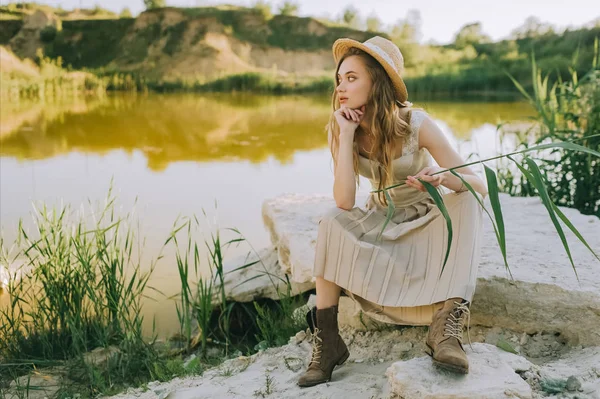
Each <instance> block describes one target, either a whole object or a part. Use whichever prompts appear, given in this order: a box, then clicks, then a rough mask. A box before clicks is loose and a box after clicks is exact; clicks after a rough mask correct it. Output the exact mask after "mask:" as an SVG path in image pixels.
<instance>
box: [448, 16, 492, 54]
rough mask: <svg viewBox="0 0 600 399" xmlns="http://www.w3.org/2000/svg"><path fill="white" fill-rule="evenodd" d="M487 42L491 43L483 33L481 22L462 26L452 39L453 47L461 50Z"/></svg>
mask: <svg viewBox="0 0 600 399" xmlns="http://www.w3.org/2000/svg"><path fill="white" fill-rule="evenodd" d="M489 41H491V39H490V37H489V36H488V35H486V34H485V33H483V28H482V26H481V22H473V23H470V24H466V25H464V26H463V27H462V28H460V30H459V31H458V32H457V33H456V36H455V37H454V45H455V46H456V47H457V48H461V49H462V48H465V47H467V46H470V45H473V44H478V43H484V42H489Z"/></svg>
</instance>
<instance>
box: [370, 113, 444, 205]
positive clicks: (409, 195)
mask: <svg viewBox="0 0 600 399" xmlns="http://www.w3.org/2000/svg"><path fill="white" fill-rule="evenodd" d="M426 118H427V113H426V112H424V111H421V110H414V111H412V112H411V118H410V127H411V134H410V136H409V137H408V138H407V140H406V144H405V145H404V148H403V149H402V156H400V158H396V159H394V160H393V161H392V171H393V180H392V182H391V184H390V185H392V184H397V183H400V182H404V181H405V180H406V177H407V176H414V175H416V174H417V173H419V172H420V171H421V170H422V169H423V168H425V167H427V166H431V165H432V164H433V160H432V158H431V155H430V154H429V152H428V151H427V150H426V149H425V148H422V149H419V128H420V127H421V123H422V122H423V121H424V120H425V119H426ZM376 166H377V162H376V161H373V160H371V159H369V158H365V157H363V156H360V155H359V159H358V173H359V174H360V175H361V176H364V177H366V178H367V179H369V181H370V182H371V187H372V189H373V190H377V189H378V188H379V176H378V173H377V169H376ZM389 194H390V196H391V198H392V200H393V201H394V206H396V207H403V206H408V205H411V204H414V203H416V202H419V201H421V200H423V199H425V198H428V197H429V194H428V193H423V192H421V191H418V190H416V189H414V188H412V187H410V186H407V185H402V186H399V187H395V188H393V189H391V190H389ZM373 205H376V206H379V207H384V205H383V204H382V203H380V201H379V199H378V198H377V195H376V194H371V195H370V196H369V201H368V202H367V208H370V207H372V206H373Z"/></svg>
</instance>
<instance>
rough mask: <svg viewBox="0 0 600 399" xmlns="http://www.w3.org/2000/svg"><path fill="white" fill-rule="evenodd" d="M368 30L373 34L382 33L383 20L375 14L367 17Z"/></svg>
mask: <svg viewBox="0 0 600 399" xmlns="http://www.w3.org/2000/svg"><path fill="white" fill-rule="evenodd" d="M367 30H370V31H371V32H380V31H381V20H380V19H379V17H378V16H377V14H375V13H371V15H369V16H368V17H367Z"/></svg>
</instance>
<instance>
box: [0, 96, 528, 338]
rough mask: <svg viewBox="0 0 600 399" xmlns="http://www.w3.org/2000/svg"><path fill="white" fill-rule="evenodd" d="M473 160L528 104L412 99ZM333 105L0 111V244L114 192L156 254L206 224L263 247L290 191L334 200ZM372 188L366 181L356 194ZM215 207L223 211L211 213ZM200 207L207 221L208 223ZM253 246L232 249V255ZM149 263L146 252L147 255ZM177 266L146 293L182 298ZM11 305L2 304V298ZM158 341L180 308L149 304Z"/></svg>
mask: <svg viewBox="0 0 600 399" xmlns="http://www.w3.org/2000/svg"><path fill="white" fill-rule="evenodd" d="M412 101H413V102H414V103H415V106H418V107H422V108H424V109H425V110H426V111H428V112H429V114H430V115H431V116H432V117H433V118H434V119H435V120H436V122H437V123H438V125H439V126H440V128H441V129H442V130H443V131H444V133H445V134H446V136H447V137H448V138H449V140H450V141H451V143H452V145H454V146H455V148H457V149H458V150H459V152H460V153H461V154H462V155H463V157H464V158H465V159H466V158H467V157H469V156H470V155H471V154H472V153H478V154H479V156H480V157H482V158H483V157H487V156H493V155H495V154H496V152H497V148H496V147H497V146H496V141H497V132H496V125H497V124H498V123H500V122H515V121H524V120H527V117H528V116H530V115H531V114H532V112H533V111H532V109H531V108H529V107H528V106H527V104H524V103H521V102H510V103H497V102H496V103H486V102H457V101H453V102H435V101H423V102H419V101H415V100H412ZM330 112H331V105H330V102H329V98H328V97H326V96H325V97H323V96H319V97H312V96H286V97H275V96H256V95H231V94H227V95H222V94H211V95H196V94H194V95H181V94H177V95H155V94H151V95H127V96H123V95H119V96H109V97H107V98H103V99H100V100H97V99H96V100H89V101H79V102H76V103H73V102H69V103H58V104H20V105H15V104H12V105H11V104H8V105H5V104H3V107H2V110H1V113H0V116H1V123H0V220H1V222H0V223H1V228H2V235H3V238H4V242H5V243H9V242H12V240H14V237H15V233H16V229H17V226H18V223H19V219H23V221H24V222H25V225H27V223H28V221H29V220H31V217H30V216H29V215H30V213H31V211H32V203H36V204H40V203H45V204H47V205H50V206H56V205H60V204H61V203H69V204H71V205H72V206H73V208H78V207H79V206H80V205H82V204H86V203H87V202H88V200H90V201H92V202H94V203H95V202H100V201H102V200H103V199H104V198H105V197H106V195H107V192H108V190H109V187H110V185H111V181H112V186H113V189H114V192H115V194H116V196H117V203H118V205H119V207H120V208H121V209H123V210H124V211H129V210H131V209H133V208H134V206H135V209H136V215H137V217H138V218H139V222H140V225H139V226H140V232H141V234H142V235H143V236H144V237H145V239H146V244H145V248H146V251H147V252H148V255H149V257H153V256H155V255H156V253H157V252H158V248H160V247H161V246H162V245H163V243H164V242H165V240H166V238H167V237H168V235H169V233H170V231H171V229H172V227H173V223H174V221H175V220H176V218H177V217H178V216H180V215H182V216H192V215H201V216H202V217H203V218H204V219H206V221H207V222H206V223H207V226H209V228H210V226H212V227H214V226H219V227H221V228H225V227H235V228H237V229H238V230H239V231H240V232H241V233H242V234H243V235H244V236H245V237H246V238H247V239H248V241H249V242H250V243H251V244H252V246H253V247H254V248H256V249H259V248H262V247H265V246H268V245H269V244H270V240H269V236H268V233H267V231H266V229H265V228H264V226H263V222H262V216H261V204H262V202H263V201H264V200H265V199H266V198H272V197H276V196H278V195H280V194H283V193H288V192H294V193H302V194H310V193H324V194H328V195H331V191H332V184H333V174H332V164H331V159H330V154H329V150H328V148H327V137H326V134H325V133H324V126H325V124H326V123H327V121H328V118H329V115H330ZM368 190H369V185H368V181H362V182H361V187H360V191H362V192H367V191H368ZM215 204H216V207H215ZM203 210H205V212H206V216H204V215H203V212H202V211H203ZM249 249H250V247H249V246H248V245H243V244H242V245H240V246H239V247H237V248H230V250H229V251H228V252H227V255H228V257H235V256H239V255H242V254H246V253H247V252H248V251H249ZM145 256H146V254H145V255H144V257H145ZM170 259H173V258H172V257H165V258H164V259H163V260H161V261H160V262H159V264H158V266H157V268H156V270H155V272H154V274H153V278H152V279H151V284H152V285H153V286H154V287H156V288H157V289H159V290H160V291H162V292H163V293H165V294H166V295H172V294H175V293H177V291H178V287H179V281H178V276H177V269H176V266H175V262H174V261H172V260H170ZM4 299H6V298H4ZM145 306H146V313H147V316H148V317H147V318H146V319H147V320H149V319H151V318H152V316H156V321H157V329H158V332H159V333H160V334H167V333H170V332H173V331H175V330H176V320H177V319H176V315H175V306H174V303H173V301H170V300H168V299H166V298H164V297H160V298H155V301H152V302H151V303H149V304H146V305H145Z"/></svg>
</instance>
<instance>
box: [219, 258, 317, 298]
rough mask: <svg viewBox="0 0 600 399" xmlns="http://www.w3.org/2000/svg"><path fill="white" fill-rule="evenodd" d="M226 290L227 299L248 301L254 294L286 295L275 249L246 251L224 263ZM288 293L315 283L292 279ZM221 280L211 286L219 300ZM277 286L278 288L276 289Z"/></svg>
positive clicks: (307, 287)
mask: <svg viewBox="0 0 600 399" xmlns="http://www.w3.org/2000/svg"><path fill="white" fill-rule="evenodd" d="M223 272H224V281H225V294H226V296H227V299H228V300H232V301H235V302H251V301H253V300H254V299H257V298H269V299H275V300H278V299H280V297H281V295H287V281H288V279H286V276H285V273H284V272H283V270H282V268H281V267H280V266H279V260H278V258H277V251H276V250H275V249H273V248H264V249H262V250H259V251H257V252H256V253H254V252H252V253H250V254H248V255H244V256H240V257H237V258H234V259H232V260H230V261H228V262H226V263H225V265H224V266H223ZM290 283H291V293H290V294H291V295H292V296H295V295H298V294H301V293H302V292H305V291H308V290H309V289H311V288H313V287H314V284H313V283H312V282H304V283H298V282H291V281H290ZM219 287H220V284H218V283H217V284H216V285H215V287H213V293H214V294H215V295H214V302H215V303H218V302H220V296H219V295H217V293H218V292H219V290H220V289H219ZM278 290H279V292H278Z"/></svg>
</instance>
